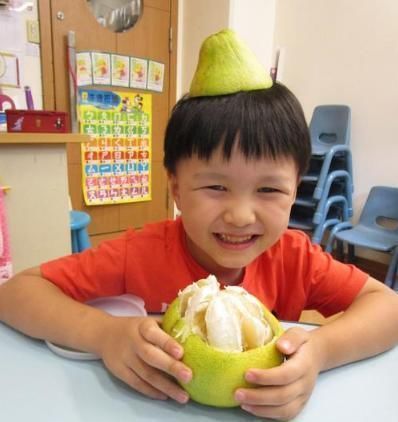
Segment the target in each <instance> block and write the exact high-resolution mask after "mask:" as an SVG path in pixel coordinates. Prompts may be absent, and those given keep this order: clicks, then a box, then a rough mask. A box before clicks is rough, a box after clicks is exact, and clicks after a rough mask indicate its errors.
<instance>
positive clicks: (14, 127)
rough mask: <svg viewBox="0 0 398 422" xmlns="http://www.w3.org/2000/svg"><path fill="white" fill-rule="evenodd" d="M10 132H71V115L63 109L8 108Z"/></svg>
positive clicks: (8, 129) (8, 127)
mask: <svg viewBox="0 0 398 422" xmlns="http://www.w3.org/2000/svg"><path fill="white" fill-rule="evenodd" d="M6 119H7V131H8V132H41V133H66V132H69V116H68V113H65V112H63V111H46V110H6Z"/></svg>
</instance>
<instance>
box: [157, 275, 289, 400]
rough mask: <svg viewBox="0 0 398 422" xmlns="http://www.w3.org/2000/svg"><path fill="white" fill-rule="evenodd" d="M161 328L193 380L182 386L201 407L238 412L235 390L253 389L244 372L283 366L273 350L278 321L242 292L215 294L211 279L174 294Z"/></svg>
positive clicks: (215, 284)
mask: <svg viewBox="0 0 398 422" xmlns="http://www.w3.org/2000/svg"><path fill="white" fill-rule="evenodd" d="M162 328H163V329H164V330H165V331H166V332H167V333H168V334H169V335H171V336H172V337H174V338H175V339H176V340H177V341H178V342H179V343H180V344H181V345H182V346H183V348H184V356H183V359H182V361H183V362H184V363H185V364H186V365H187V366H188V367H190V368H191V369H192V373H193V377H192V380H191V381H190V382H189V383H187V384H183V383H181V386H182V387H183V388H184V389H185V390H186V391H187V392H188V393H189V395H190V397H191V399H193V400H195V401H197V402H199V403H202V404H207V405H210V406H217V407H234V406H238V405H239V404H238V403H237V402H236V401H235V399H234V392H235V390H236V389H237V388H239V387H243V388H247V387H253V385H252V384H250V383H248V382H247V381H246V380H245V378H244V375H245V372H246V371H247V370H248V369H250V368H261V369H266V368H271V367H274V366H277V365H280V364H281V363H282V362H283V355H282V354H281V353H280V352H279V351H278V350H277V348H276V346H275V342H276V340H277V339H278V337H279V336H280V335H281V334H282V332H283V329H282V327H281V325H280V324H279V321H278V320H277V319H276V318H275V317H274V316H273V315H272V314H271V312H269V311H268V310H267V309H266V308H265V307H264V306H263V305H262V304H261V302H260V301H259V300H258V299H256V298H255V297H254V296H252V295H250V294H249V293H248V292H247V291H246V290H244V289H243V288H241V287H237V286H229V287H226V288H225V289H221V290H220V285H219V283H218V282H217V279H216V278H215V277H214V276H212V275H210V276H209V277H208V278H207V279H203V280H199V281H198V282H196V283H193V284H190V285H189V286H187V287H186V288H185V289H184V290H182V291H181V292H180V293H179V294H178V297H177V298H176V299H175V300H174V301H173V302H172V303H171V305H170V306H169V308H168V309H167V311H166V313H165V315H164V317H163V321H162Z"/></svg>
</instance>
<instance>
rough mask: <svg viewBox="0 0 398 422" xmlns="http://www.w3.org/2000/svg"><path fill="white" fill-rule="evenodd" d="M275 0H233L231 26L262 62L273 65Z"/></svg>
mask: <svg viewBox="0 0 398 422" xmlns="http://www.w3.org/2000/svg"><path fill="white" fill-rule="evenodd" d="M274 22H275V0H249V1H248V0H231V1H230V15H229V27H230V28H232V29H234V30H235V31H236V32H237V33H238V34H239V36H240V37H241V38H242V39H243V40H244V41H245V42H246V43H247V45H249V46H250V48H251V49H252V50H253V52H254V53H255V54H256V56H257V58H258V59H259V61H260V63H262V64H263V65H264V67H265V69H267V71H268V70H269V69H270V67H271V60H272V41H273V34H274Z"/></svg>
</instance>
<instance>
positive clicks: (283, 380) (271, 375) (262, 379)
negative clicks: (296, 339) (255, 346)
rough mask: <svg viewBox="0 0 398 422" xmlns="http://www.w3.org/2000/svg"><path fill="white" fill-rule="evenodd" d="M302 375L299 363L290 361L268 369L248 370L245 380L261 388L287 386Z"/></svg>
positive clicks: (301, 367) (293, 360)
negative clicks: (261, 386)
mask: <svg viewBox="0 0 398 422" xmlns="http://www.w3.org/2000/svg"><path fill="white" fill-rule="evenodd" d="M303 375H304V374H303V366H302V364H301V362H296V361H295V359H291V360H287V361H285V362H284V363H283V364H282V365H280V366H276V367H274V368H270V369H255V368H253V369H249V370H248V371H246V374H245V379H246V381H248V382H250V383H252V384H258V385H263V386H270V385H288V384H291V383H293V382H295V381H297V380H298V379H299V378H301V377H302V376H303Z"/></svg>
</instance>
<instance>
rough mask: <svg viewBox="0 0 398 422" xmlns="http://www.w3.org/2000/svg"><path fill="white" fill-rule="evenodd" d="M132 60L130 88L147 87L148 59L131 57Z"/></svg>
mask: <svg viewBox="0 0 398 422" xmlns="http://www.w3.org/2000/svg"><path fill="white" fill-rule="evenodd" d="M130 62H131V66H130V72H131V73H130V88H138V89H146V85H147V78H148V60H146V59H140V58H138V57H131V58H130Z"/></svg>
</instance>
